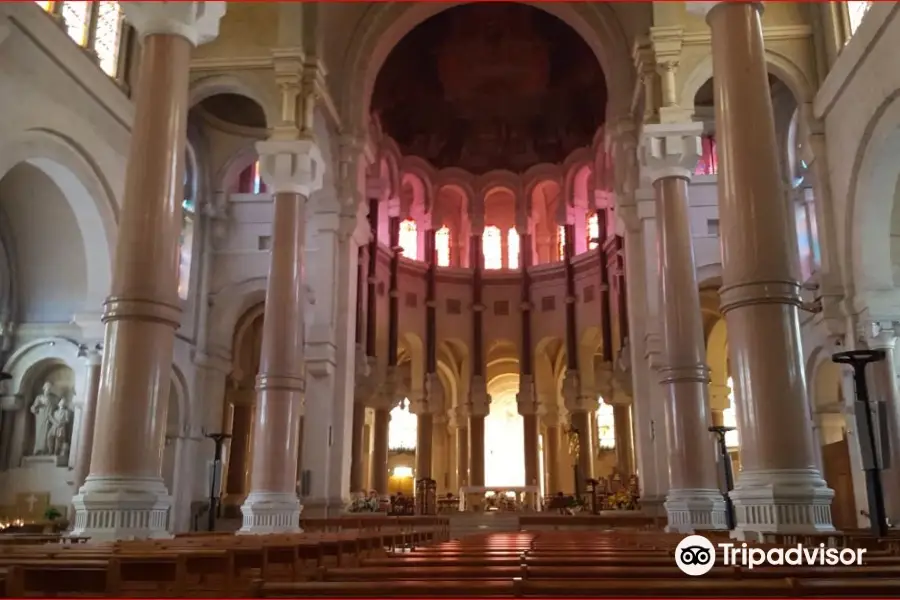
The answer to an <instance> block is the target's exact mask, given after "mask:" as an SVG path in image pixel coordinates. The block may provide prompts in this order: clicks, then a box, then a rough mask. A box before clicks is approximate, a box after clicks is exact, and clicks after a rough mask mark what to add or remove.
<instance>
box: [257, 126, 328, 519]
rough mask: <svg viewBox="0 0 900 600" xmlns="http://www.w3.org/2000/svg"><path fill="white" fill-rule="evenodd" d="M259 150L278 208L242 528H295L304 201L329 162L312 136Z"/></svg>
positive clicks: (262, 145) (303, 302) (302, 373)
mask: <svg viewBox="0 0 900 600" xmlns="http://www.w3.org/2000/svg"><path fill="white" fill-rule="evenodd" d="M256 148H257V152H258V153H259V156H260V168H261V171H262V174H263V177H264V179H265V182H266V185H267V186H268V189H269V190H271V191H272V193H273V194H274V196H275V200H274V204H275V213H274V216H273V219H272V251H271V261H270V263H269V278H268V284H267V287H266V305H265V316H264V318H263V335H262V349H261V354H260V363H259V375H257V377H256V392H257V398H256V431H255V432H254V436H253V471H252V473H251V475H250V494H249V495H248V496H247V500H246V502H244V505H243V506H242V507H241V512H242V513H243V514H244V524H243V527H241V530H240V531H241V533H276V532H295V531H300V500H299V499H298V497H297V465H298V462H299V460H298V455H299V451H300V445H299V444H300V423H301V421H300V418H301V415H302V414H303V404H304V385H305V381H304V378H305V376H306V373H305V368H304V340H305V335H304V330H305V326H304V313H305V311H306V307H307V302H306V285H307V284H306V274H305V264H304V263H305V237H306V236H305V234H306V203H307V201H308V198H309V196H310V194H312V193H313V192H315V191H317V190H318V189H320V188H321V187H322V176H323V174H324V169H325V164H324V162H323V160H322V155H321V153H320V151H319V148H318V146H317V145H316V143H315V142H314V141H312V140H309V139H298V140H291V141H274V140H273V141H266V142H258V143H257V145H256Z"/></svg>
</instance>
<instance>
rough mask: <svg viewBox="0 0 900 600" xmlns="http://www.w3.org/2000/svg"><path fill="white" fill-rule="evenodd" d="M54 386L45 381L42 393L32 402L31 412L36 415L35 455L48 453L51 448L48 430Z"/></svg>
mask: <svg viewBox="0 0 900 600" xmlns="http://www.w3.org/2000/svg"><path fill="white" fill-rule="evenodd" d="M52 387H53V384H51V383H50V382H49V381H46V382H44V387H43V389H42V390H41V393H40V394H38V395H37V396H35V398H34V402H33V403H32V404H31V409H30V410H31V414H33V415H34V451H33V452H32V455H33V456H39V455H42V454H47V453H48V452H49V451H50V450H49V448H47V432H48V431H49V429H50V416H51V415H50V413H51V412H52V411H53V404H54V399H53V394H52V393H50V389H51V388H52Z"/></svg>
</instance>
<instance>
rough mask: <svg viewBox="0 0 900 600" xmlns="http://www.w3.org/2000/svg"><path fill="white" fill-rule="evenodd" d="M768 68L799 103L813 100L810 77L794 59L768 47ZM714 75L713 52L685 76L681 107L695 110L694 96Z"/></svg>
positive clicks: (802, 103)
mask: <svg viewBox="0 0 900 600" xmlns="http://www.w3.org/2000/svg"><path fill="white" fill-rule="evenodd" d="M766 68H767V69H768V71H769V73H771V74H772V75H774V76H775V77H777V78H778V79H780V80H781V81H783V82H784V83H785V85H787V86H788V88H789V89H790V90H791V92H792V93H793V94H794V99H796V101H797V104H798V105H800V106H802V105H804V104H808V103H811V102H812V101H813V98H814V92H813V87H812V85H811V84H810V82H809V79H808V78H807V77H806V75H805V74H804V73H803V71H802V70H801V69H800V67H799V66H797V64H795V63H794V62H793V61H792V60H790V59H789V58H787V57H785V56H784V55H782V54H779V53H778V52H776V51H774V50H771V49H766ZM712 76H713V64H712V54H708V55H707V56H706V57H704V58H703V60H701V61H700V62H699V63H698V64H697V65H696V66H695V67H694V70H693V71H691V73H690V74H689V75H688V76H687V77H686V78H685V80H684V83H683V84H682V86H681V98H680V106H681V108H683V109H685V110H690V111H693V110H694V98H695V97H696V96H697V91H698V90H699V89H700V88H701V87H702V86H703V84H704V83H706V82H707V81H709V79H710V78H711V77H712Z"/></svg>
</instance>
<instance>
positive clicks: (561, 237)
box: [556, 225, 566, 260]
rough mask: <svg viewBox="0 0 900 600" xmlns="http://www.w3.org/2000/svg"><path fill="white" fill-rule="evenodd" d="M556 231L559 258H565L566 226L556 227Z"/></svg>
mask: <svg viewBox="0 0 900 600" xmlns="http://www.w3.org/2000/svg"><path fill="white" fill-rule="evenodd" d="M556 232H557V233H556V239H557V240H558V242H559V243H558V246H559V247H558V248H557V252H558V253H559V260H563V259H565V258H566V226H565V225H560V226H559V227H557V228H556Z"/></svg>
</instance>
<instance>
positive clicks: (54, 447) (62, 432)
mask: <svg viewBox="0 0 900 600" xmlns="http://www.w3.org/2000/svg"><path fill="white" fill-rule="evenodd" d="M71 420H72V413H71V411H69V409H68V408H66V401H65V399H64V398H60V399H59V403H58V404H57V405H56V410H54V411H53V414H51V415H50V429H49V431H48V432H47V450H48V451H49V452H50V454H52V455H54V456H62V457H66V456H67V455H68V454H69V423H70V422H71Z"/></svg>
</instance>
